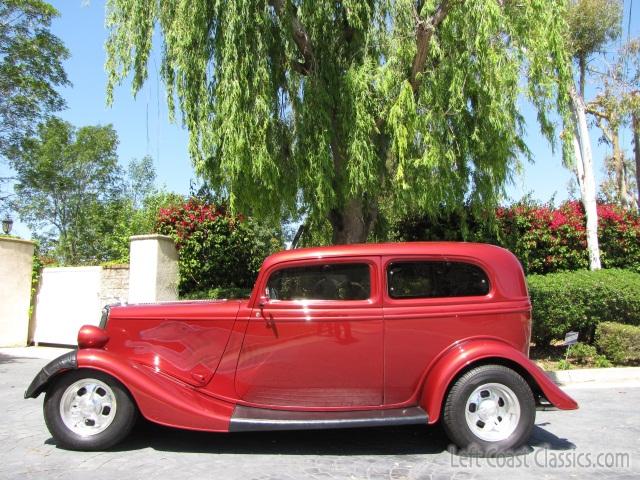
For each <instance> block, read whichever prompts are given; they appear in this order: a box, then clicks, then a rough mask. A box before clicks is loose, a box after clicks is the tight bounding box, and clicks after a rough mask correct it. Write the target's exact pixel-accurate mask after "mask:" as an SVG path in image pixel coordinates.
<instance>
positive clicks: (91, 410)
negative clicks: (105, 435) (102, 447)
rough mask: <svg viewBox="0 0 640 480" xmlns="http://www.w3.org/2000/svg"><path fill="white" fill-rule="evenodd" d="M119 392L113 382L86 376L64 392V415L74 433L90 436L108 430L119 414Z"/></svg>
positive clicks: (61, 402) (62, 405) (66, 422)
mask: <svg viewBox="0 0 640 480" xmlns="http://www.w3.org/2000/svg"><path fill="white" fill-rule="evenodd" d="M117 406H118V404H117V400H116V395H115V393H114V392H113V390H112V389H111V387H110V386H109V385H107V384H106V383H104V382H101V381H100V380H97V379H95V378H83V379H81V380H78V381H77V382H75V383H73V384H71V385H70V386H69V387H67V389H66V390H65V391H64V393H63V394H62V399H61V401H60V416H61V417H62V421H63V423H64V424H65V425H66V427H67V428H68V429H69V430H71V431H72V432H73V433H75V434H77V435H80V436H81V437H86V436H90V435H96V434H98V433H100V432H103V431H104V430H106V429H107V428H108V427H109V425H111V422H113V419H114V418H115V415H116V409H117Z"/></svg>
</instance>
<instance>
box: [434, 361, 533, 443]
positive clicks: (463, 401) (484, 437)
mask: <svg viewBox="0 0 640 480" xmlns="http://www.w3.org/2000/svg"><path fill="white" fill-rule="evenodd" d="M535 415H536V409H535V400H534V398H533V393H532V392H531V388H530V387H529V384H528V383H527V382H526V381H525V379H524V378H522V376H520V375H519V374H518V373H517V372H515V371H514V370H512V369H510V368H508V367H505V366H502V365H482V366H480V367H477V368H474V369H472V370H470V371H468V372H467V373H465V374H464V375H462V376H461V377H460V378H459V379H458V380H457V381H456V382H455V384H454V385H453V386H452V387H451V389H450V390H449V394H448V395H447V399H446V402H445V406H444V417H443V422H444V427H445V430H446V432H447V434H448V435H449V438H450V439H451V440H453V442H455V443H456V444H457V445H458V446H459V447H460V448H462V449H464V450H467V451H470V452H477V453H483V454H492V453H499V452H508V451H513V450H515V449H517V448H518V447H520V446H522V445H523V444H524V443H525V442H526V441H527V440H528V438H529V436H530V435H531V431H532V429H533V425H534V422H535Z"/></svg>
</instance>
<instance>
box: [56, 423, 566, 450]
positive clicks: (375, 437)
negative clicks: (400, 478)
mask: <svg viewBox="0 0 640 480" xmlns="http://www.w3.org/2000/svg"><path fill="white" fill-rule="evenodd" d="M46 443H47V444H49V445H53V444H55V442H54V440H53V439H49V440H47V441H46ZM533 447H542V448H546V449H550V450H568V449H573V448H575V445H574V444H573V443H571V442H569V441H568V440H566V439H562V438H558V437H556V436H555V435H553V434H552V433H551V432H548V431H547V430H545V429H543V428H541V427H540V426H535V427H534V432H533V434H532V436H531V440H530V442H529V444H528V445H527V446H525V447H524V448H523V449H522V450H520V451H519V452H518V454H525V455H526V454H529V453H531V452H532V451H533ZM145 448H152V449H154V450H157V451H163V452H190V453H214V454H227V455H246V454H255V455H260V454H278V455H334V456H335V455H344V456H350V455H427V454H432V455H433V454H439V453H442V452H445V451H453V450H455V449H453V450H452V448H453V447H452V445H451V444H450V441H449V439H448V438H447V436H446V435H445V433H444V431H443V430H442V428H441V427H440V426H433V427H428V428H425V427H422V426H417V425H416V426H402V427H384V428H353V429H339V430H300V431H273V432H244V433H208V432H193V431H187V430H178V429H172V428H167V427H162V426H160V425H156V424H153V423H151V422H147V421H145V420H141V421H140V422H138V424H137V425H136V427H135V428H134V430H133V431H132V433H131V434H130V435H129V437H128V438H127V439H126V440H125V441H123V442H122V443H121V444H119V445H118V446H116V447H115V448H113V449H112V451H131V450H140V449H145Z"/></svg>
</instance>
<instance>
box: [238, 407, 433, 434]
mask: <svg viewBox="0 0 640 480" xmlns="http://www.w3.org/2000/svg"><path fill="white" fill-rule="evenodd" d="M427 421H428V416H427V412H425V411H424V410H423V409H422V408H420V407H409V408H394V409H389V410H357V411H348V412H346V411H333V412H299V411H291V410H270V409H266V408H253V407H245V406H243V405H237V406H236V408H235V410H234V411H233V415H232V416H231V422H230V424H229V431H230V432H255V431H260V430H318V429H325V428H359V427H381V426H388V425H426V424H427Z"/></svg>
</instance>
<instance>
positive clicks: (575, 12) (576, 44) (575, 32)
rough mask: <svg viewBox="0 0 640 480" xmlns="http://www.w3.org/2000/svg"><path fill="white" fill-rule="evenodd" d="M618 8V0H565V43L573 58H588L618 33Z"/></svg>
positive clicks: (621, 4) (620, 10) (619, 5)
mask: <svg viewBox="0 0 640 480" xmlns="http://www.w3.org/2000/svg"><path fill="white" fill-rule="evenodd" d="M622 7H623V2H622V1H620V0H571V1H570V2H569V8H568V9H567V23H568V25H569V32H568V33H569V45H570V48H571V53H572V55H573V56H574V57H575V58H576V59H581V58H584V59H586V58H588V57H589V56H590V55H591V54H593V53H595V52H597V51H598V50H601V49H602V47H603V46H604V45H606V44H607V43H609V42H610V41H612V40H614V39H616V38H617V37H618V35H620V27H621V21H622Z"/></svg>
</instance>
